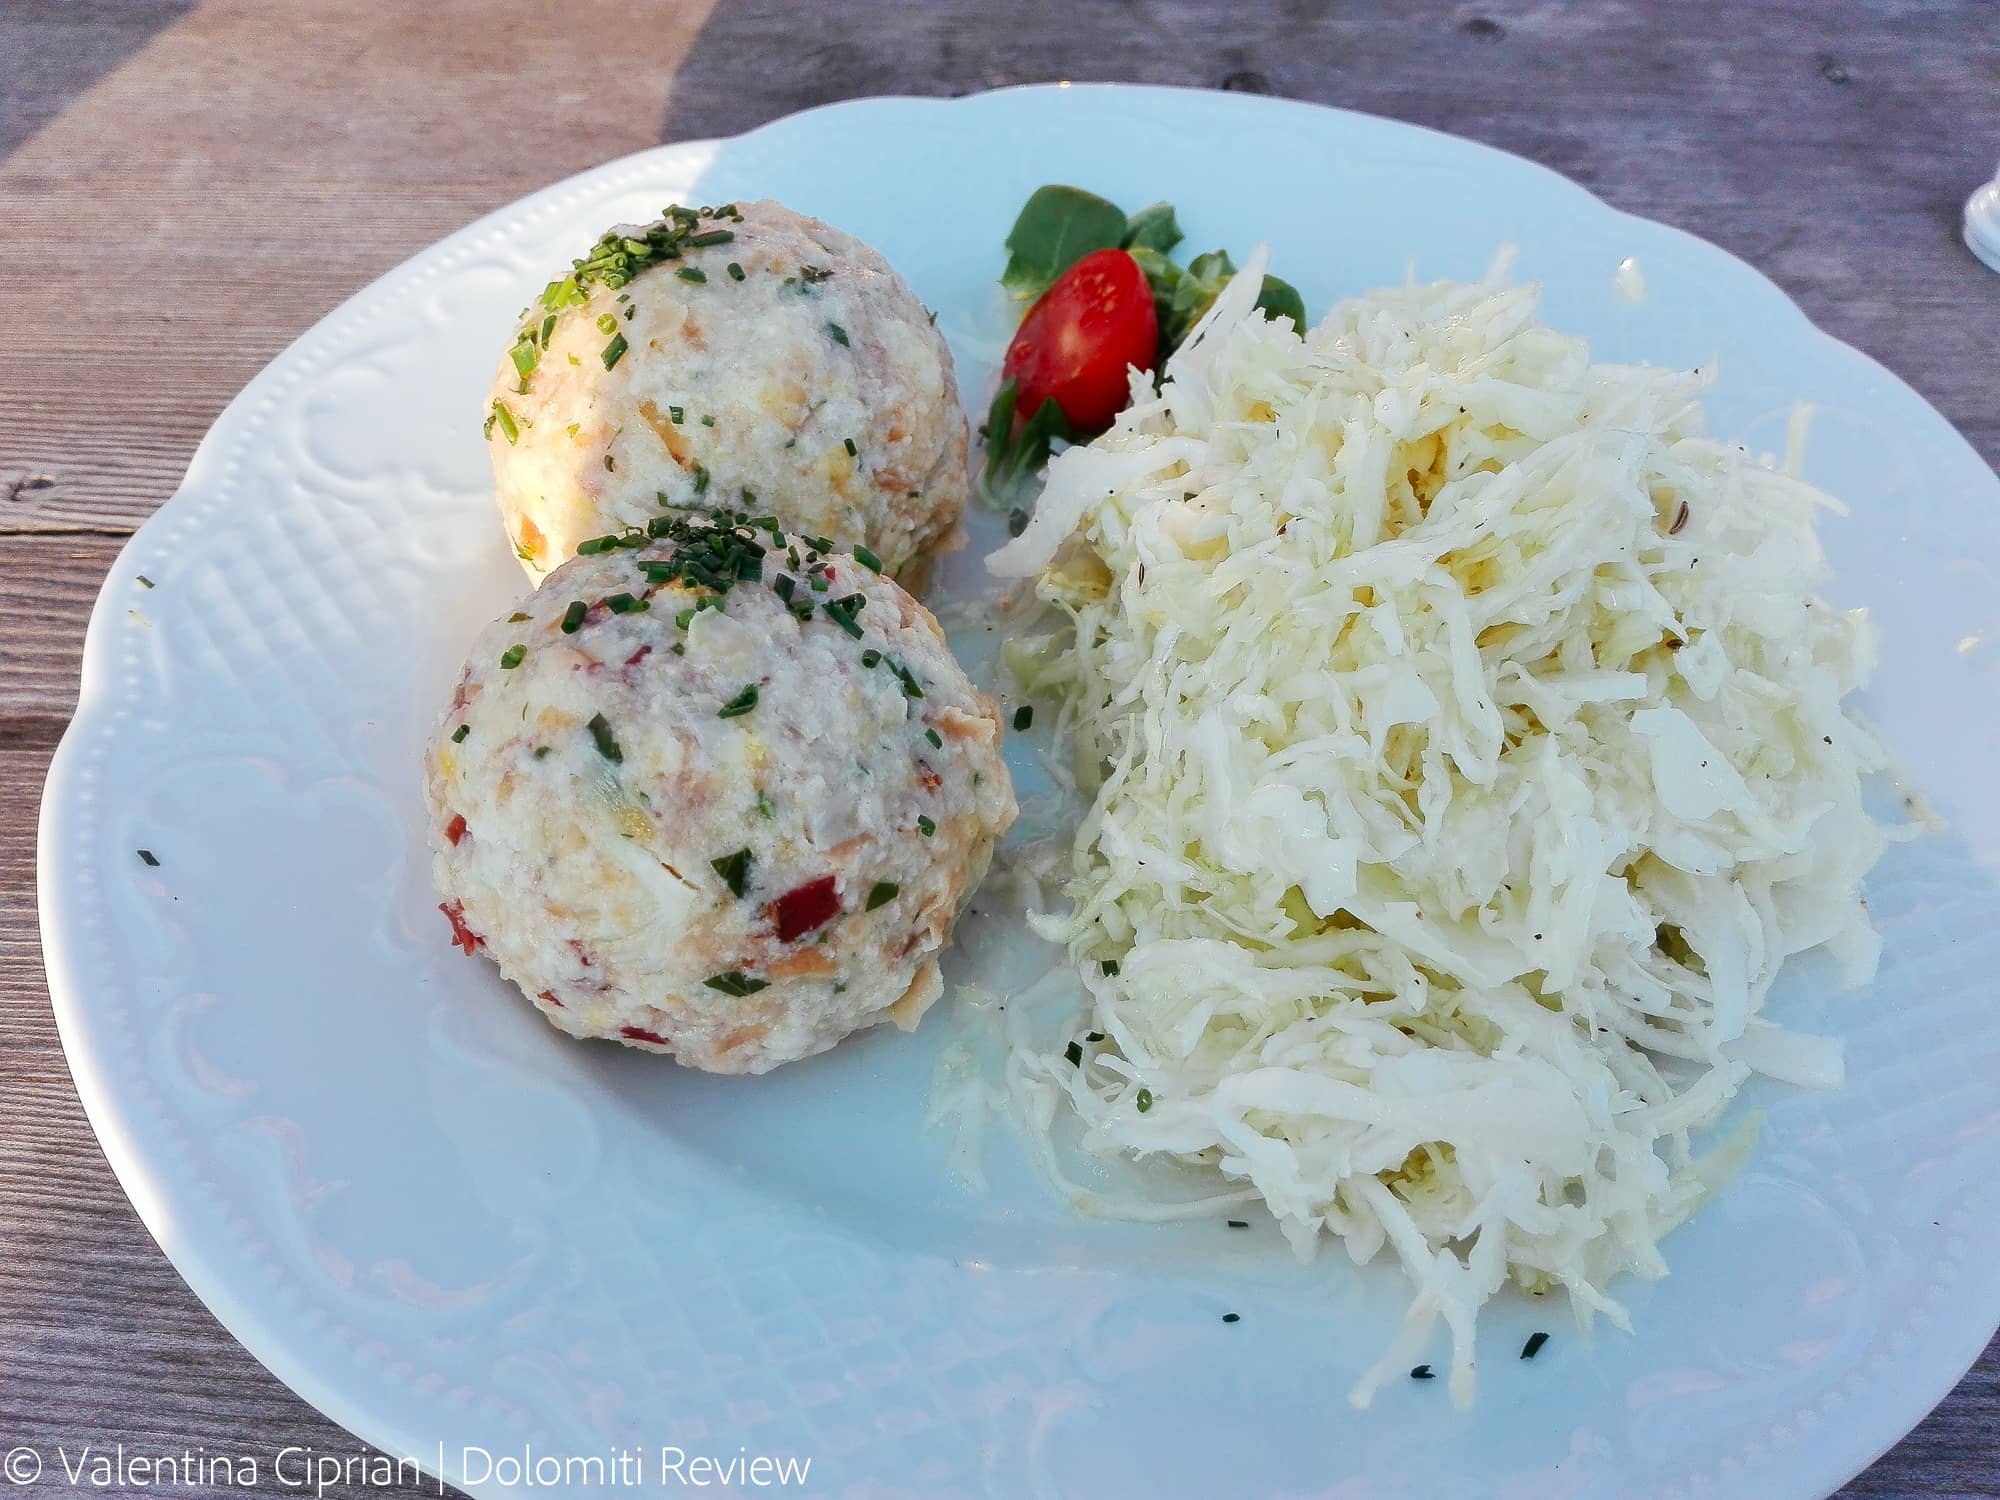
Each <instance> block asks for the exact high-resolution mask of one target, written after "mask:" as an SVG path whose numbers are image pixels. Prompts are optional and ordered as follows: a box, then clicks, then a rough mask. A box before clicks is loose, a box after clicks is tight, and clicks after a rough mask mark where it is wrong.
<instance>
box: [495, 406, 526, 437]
mask: <svg viewBox="0 0 2000 1500" xmlns="http://www.w3.org/2000/svg"><path fill="white" fill-rule="evenodd" d="M493 420H494V421H496V422H498V423H499V424H500V435H501V436H502V437H504V438H505V439H507V441H508V442H509V443H512V442H513V441H514V440H515V439H516V438H518V437H520V435H521V429H520V428H519V427H517V426H515V425H514V414H513V413H512V412H511V411H509V410H507V403H506V402H504V401H495V402H494V403H493Z"/></svg>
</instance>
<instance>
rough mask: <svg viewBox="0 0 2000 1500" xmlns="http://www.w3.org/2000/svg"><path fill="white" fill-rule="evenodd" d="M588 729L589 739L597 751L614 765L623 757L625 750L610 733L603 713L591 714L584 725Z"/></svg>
mask: <svg viewBox="0 0 2000 1500" xmlns="http://www.w3.org/2000/svg"><path fill="white" fill-rule="evenodd" d="M584 727H585V728H587V729H589V731H590V738H591V741H592V742H593V743H594V744H595V745H596V746H597V753H598V754H599V755H601V756H603V757H604V758H605V759H606V760H608V761H610V762H611V763H612V764H613V765H614V766H615V765H618V764H619V763H620V762H622V761H623V760H624V759H625V752H624V751H623V750H620V749H619V748H618V741H617V739H616V738H614V737H613V735H612V733H611V725H610V724H609V723H608V722H607V721H606V719H605V717H604V715H603V714H593V715H591V718H590V723H589V724H587V725H586V726H584Z"/></svg>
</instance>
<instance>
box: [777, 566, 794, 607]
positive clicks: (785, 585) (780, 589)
mask: <svg viewBox="0 0 2000 1500" xmlns="http://www.w3.org/2000/svg"><path fill="white" fill-rule="evenodd" d="M797 587H798V584H797V583H795V582H794V581H793V579H792V575H791V574H789V573H780V574H779V575H778V576H777V577H776V578H773V579H772V580H771V592H772V593H774V594H776V595H777V596H778V597H779V598H780V599H782V600H784V601H785V603H787V604H790V603H791V602H792V590H793V589H795V588H797Z"/></svg>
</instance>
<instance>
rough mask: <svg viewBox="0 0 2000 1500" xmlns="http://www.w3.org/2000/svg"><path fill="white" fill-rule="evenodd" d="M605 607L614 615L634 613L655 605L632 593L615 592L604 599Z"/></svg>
mask: <svg viewBox="0 0 2000 1500" xmlns="http://www.w3.org/2000/svg"><path fill="white" fill-rule="evenodd" d="M604 607H605V608H606V609H608V610H610V611H611V613H613V614H614V615H632V614H638V613H639V612H640V611H642V610H648V609H651V608H652V607H653V606H652V605H650V604H648V603H647V602H646V601H645V600H644V599H639V598H635V597H634V596H633V595H631V594H613V595H611V597H610V598H608V599H606V600H605V601H604Z"/></svg>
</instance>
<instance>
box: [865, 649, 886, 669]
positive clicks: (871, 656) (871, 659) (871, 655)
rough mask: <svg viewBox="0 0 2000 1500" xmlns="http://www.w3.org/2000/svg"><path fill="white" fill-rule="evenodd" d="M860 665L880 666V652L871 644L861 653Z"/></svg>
mask: <svg viewBox="0 0 2000 1500" xmlns="http://www.w3.org/2000/svg"><path fill="white" fill-rule="evenodd" d="M861 665H862V666H864V667H879V666H881V665H882V653H881V652H880V651H877V650H876V649H875V648H874V647H873V646H870V647H869V648H868V649H867V650H866V651H864V652H862V653H861Z"/></svg>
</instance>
